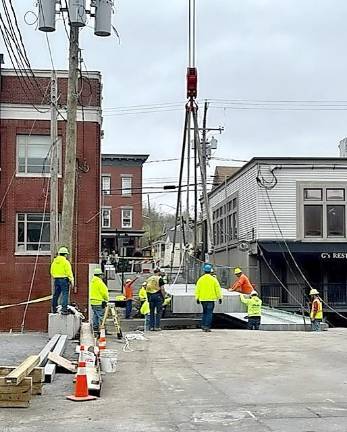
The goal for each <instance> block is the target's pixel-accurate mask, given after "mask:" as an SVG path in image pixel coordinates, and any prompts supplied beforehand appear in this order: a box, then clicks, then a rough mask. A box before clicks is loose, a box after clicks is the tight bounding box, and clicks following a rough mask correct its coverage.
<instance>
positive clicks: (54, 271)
mask: <svg viewBox="0 0 347 432" xmlns="http://www.w3.org/2000/svg"><path fill="white" fill-rule="evenodd" d="M51 276H52V278H54V279H56V278H68V279H69V281H70V282H71V283H74V277H73V273H72V268H71V264H70V261H68V260H67V259H66V258H65V256H63V255H58V256H56V257H55V258H54V260H53V261H52V264H51Z"/></svg>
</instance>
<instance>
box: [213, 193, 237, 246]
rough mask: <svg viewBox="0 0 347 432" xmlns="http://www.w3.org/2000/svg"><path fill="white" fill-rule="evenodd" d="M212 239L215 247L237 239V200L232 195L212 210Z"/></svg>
mask: <svg viewBox="0 0 347 432" xmlns="http://www.w3.org/2000/svg"><path fill="white" fill-rule="evenodd" d="M212 216H213V238H214V245H215V246H216V247H218V246H222V245H226V244H229V243H232V242H233V241H235V240H237V239H238V199H237V196H236V195H235V194H234V195H232V196H231V197H229V198H228V201H224V202H223V203H221V204H220V205H219V206H218V207H216V208H215V209H214V210H213V213H212Z"/></svg>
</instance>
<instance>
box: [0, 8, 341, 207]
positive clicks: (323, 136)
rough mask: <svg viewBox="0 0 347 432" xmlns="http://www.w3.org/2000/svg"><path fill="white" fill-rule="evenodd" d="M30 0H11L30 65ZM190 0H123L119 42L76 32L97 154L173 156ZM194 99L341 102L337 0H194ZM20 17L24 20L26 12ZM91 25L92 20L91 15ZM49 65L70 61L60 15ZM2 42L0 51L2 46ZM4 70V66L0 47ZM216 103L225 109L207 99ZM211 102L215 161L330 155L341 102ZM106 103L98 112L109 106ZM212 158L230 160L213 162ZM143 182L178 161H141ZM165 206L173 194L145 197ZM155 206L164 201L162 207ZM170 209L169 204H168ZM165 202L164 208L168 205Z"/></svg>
mask: <svg viewBox="0 0 347 432" xmlns="http://www.w3.org/2000/svg"><path fill="white" fill-rule="evenodd" d="M33 3H34V2H33V1H32V0H16V1H15V2H14V4H15V7H16V10H17V13H18V18H19V23H20V26H21V29H22V31H23V35H24V40H25V43H26V46H27V48H28V53H29V57H30V59H31V62H32V66H33V67H34V68H49V67H50V61H49V56H48V50H47V45H46V40H45V35H44V34H43V33H41V32H39V31H35V26H31V27H30V26H28V25H26V24H24V20H23V17H24V13H25V12H26V11H27V10H34V11H35V8H34V7H33ZM187 3H188V0H166V1H163V0H146V1H145V0H120V1H117V11H116V14H115V15H114V18H113V20H114V25H115V26H116V27H117V29H118V31H119V33H120V37H121V43H120V44H119V43H118V40H117V39H116V38H115V37H110V38H98V37H95V36H94V35H93V31H92V29H91V28H85V29H84V30H83V31H82V35H81V48H82V49H83V57H84V60H85V62H86V64H87V67H88V69H89V70H100V71H101V73H102V75H103V85H104V87H103V97H104V101H103V104H104V108H105V118H104V126H103V128H104V131H105V138H104V141H103V148H102V150H103V151H104V152H109V153H112V152H114V153H129V152H133V153H148V154H150V159H152V160H161V159H167V158H175V157H176V158H177V157H179V153H180V147H181V136H182V127H183V118H184V109H183V106H184V99H185V69H186V66H187ZM197 3H198V5H197V6H198V18H197V19H198V23H197V65H198V69H199V99H200V101H203V100H204V99H205V98H209V99H228V100H230V99H251V100H254V99H263V100H325V99H329V100H330V99H331V100H347V49H346V46H347V26H346V19H347V2H346V1H345V0H329V1H327V0H280V1H278V0H197ZM28 19H31V17H30V16H28ZM90 25H92V22H91V23H90ZM49 38H50V41H51V44H52V48H53V57H54V64H55V67H56V68H66V67H67V37H66V34H65V31H64V29H63V26H62V24H61V22H59V23H58V25H57V31H56V32H55V33H54V34H51V35H49ZM2 51H3V52H5V50H4V48H2ZM5 58H6V63H5V66H6V67H10V64H9V62H8V57H7V55H6V52H5ZM178 102H181V103H182V108H180V107H179V106H177V107H175V108H177V110H175V111H165V112H156V113H146V114H139V113H138V114H136V115H117V116H115V115H114V116H110V115H106V114H107V113H110V111H109V110H107V109H109V108H111V107H123V106H124V107H128V106H132V105H142V104H144V105H151V104H161V103H178ZM213 105H218V106H221V107H222V108H218V109H217V108H214V107H213ZM225 105H226V104H223V103H222V102H221V103H218V104H216V103H215V104H211V108H210V110H209V116H208V124H209V126H211V127H215V126H219V125H222V126H224V127H225V132H224V133H223V134H222V135H221V136H220V137H218V140H219V146H218V150H217V152H216V153H215V156H216V157H219V158H231V159H232V158H236V159H250V158H251V157H254V156H274V155H276V156H308V155H315V156H336V155H337V154H338V150H337V145H338V142H339V140H340V139H342V138H343V137H344V136H346V135H347V111H341V110H340V111H336V110H331V111H292V110H291V111H288V110H283V111H272V110H248V109H246V110H232V109H230V108H229V107H227V108H225V107H223V106H225ZM106 108H107V109H106ZM216 164H219V165H221V164H232V162H221V161H217V160H214V161H213V162H212V164H211V168H210V172H209V174H213V167H214V166H215V165H216ZM144 174H145V179H144V184H145V185H149V184H150V183H152V181H154V180H151V179H154V178H159V179H162V183H165V181H169V180H173V179H174V177H177V175H178V161H176V162H167V163H164V162H163V163H152V164H146V166H145V170H144ZM151 199H152V203H153V204H154V203H155V204H156V205H159V204H161V203H166V204H173V203H174V197H173V195H165V196H164V195H156V196H152V195H151ZM163 209H164V208H163ZM167 209H168V208H167ZM168 210H169V209H168Z"/></svg>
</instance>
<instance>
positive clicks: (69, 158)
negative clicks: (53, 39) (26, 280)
mask: <svg viewBox="0 0 347 432" xmlns="http://www.w3.org/2000/svg"><path fill="white" fill-rule="evenodd" d="M78 39H79V27H77V26H73V25H70V47H69V81H68V94H67V123H66V148H65V169H64V195H63V214H62V221H61V236H60V239H61V241H60V243H61V244H62V245H64V246H66V247H67V248H68V249H69V251H70V253H72V234H73V226H74V214H75V212H74V208H75V187H76V135H77V101H78V88H77V83H78V53H79V45H78Z"/></svg>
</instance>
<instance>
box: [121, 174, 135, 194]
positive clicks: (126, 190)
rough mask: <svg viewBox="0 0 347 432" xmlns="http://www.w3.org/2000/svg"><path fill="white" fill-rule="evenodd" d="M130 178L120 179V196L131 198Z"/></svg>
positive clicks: (131, 179)
mask: <svg viewBox="0 0 347 432" xmlns="http://www.w3.org/2000/svg"><path fill="white" fill-rule="evenodd" d="M132 183H133V178H132V177H122V195H123V196H131V194H132Z"/></svg>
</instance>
